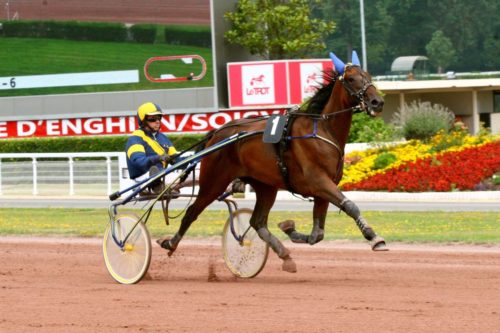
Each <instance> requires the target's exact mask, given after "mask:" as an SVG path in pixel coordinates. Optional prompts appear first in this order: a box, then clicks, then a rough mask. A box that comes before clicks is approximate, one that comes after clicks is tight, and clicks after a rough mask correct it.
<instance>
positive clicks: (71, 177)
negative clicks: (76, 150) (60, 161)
mask: <svg viewBox="0 0 500 333" xmlns="http://www.w3.org/2000/svg"><path fill="white" fill-rule="evenodd" d="M68 164H69V195H75V185H74V175H73V157H68Z"/></svg>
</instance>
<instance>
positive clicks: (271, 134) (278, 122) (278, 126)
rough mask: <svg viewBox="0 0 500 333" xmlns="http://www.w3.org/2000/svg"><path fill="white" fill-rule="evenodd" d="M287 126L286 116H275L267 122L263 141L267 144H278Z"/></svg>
mask: <svg viewBox="0 0 500 333" xmlns="http://www.w3.org/2000/svg"><path fill="white" fill-rule="evenodd" d="M285 124H286V116H283V115H280V114H274V115H272V116H271V117H269V119H268V120H267V123H266V129H265V130H264V136H263V137H262V141H264V142H265V143H278V142H280V140H281V135H282V134H283V129H284V128H285Z"/></svg>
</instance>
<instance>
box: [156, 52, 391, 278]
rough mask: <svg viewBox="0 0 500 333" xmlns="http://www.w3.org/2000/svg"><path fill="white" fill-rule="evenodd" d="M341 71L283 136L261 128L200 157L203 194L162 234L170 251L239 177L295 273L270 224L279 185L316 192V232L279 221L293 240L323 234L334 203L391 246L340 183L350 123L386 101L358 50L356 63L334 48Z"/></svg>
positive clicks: (237, 124)
mask: <svg viewBox="0 0 500 333" xmlns="http://www.w3.org/2000/svg"><path fill="white" fill-rule="evenodd" d="M330 57H331V58H332V60H333V63H334V67H335V69H336V70H334V71H333V72H332V73H331V74H330V75H327V73H325V74H324V75H327V76H328V78H327V79H329V83H325V84H323V85H322V86H321V87H320V88H319V89H318V91H317V92H316V94H315V95H314V96H313V97H312V98H311V99H310V101H309V102H308V103H307V106H306V108H305V110H300V109H299V110H296V111H292V112H290V113H288V117H287V121H288V123H287V125H286V128H285V131H284V134H283V138H282V140H281V143H278V144H273V143H265V142H263V139H262V136H261V135H255V136H251V137H249V138H245V139H243V140H240V141H237V142H236V143H234V144H231V145H228V146H227V147H224V148H222V149H221V150H218V151H216V152H214V153H212V154H210V155H207V156H206V157H204V158H203V159H202V161H201V166H200V176H199V193H198V196H197V198H196V200H195V201H194V203H193V204H192V205H190V206H189V208H188V209H187V211H186V214H185V215H184V217H183V218H182V222H181V225H180V227H179V230H178V231H177V233H176V234H175V235H174V236H173V238H171V239H168V238H165V239H162V240H158V243H159V244H160V245H161V246H162V247H163V248H165V249H167V250H168V251H169V255H171V254H172V253H173V252H174V251H175V250H176V248H177V246H178V244H179V242H180V240H181V239H182V237H183V236H184V234H185V233H186V231H187V230H188V228H189V226H190V225H191V223H193V221H195V220H196V219H197V217H198V215H199V214H200V213H201V212H202V211H203V210H204V209H205V208H206V207H207V206H208V205H209V204H211V203H212V202H213V201H214V200H216V199H217V198H218V197H219V196H220V195H221V194H222V193H224V191H225V189H226V188H227V186H228V185H229V184H230V183H231V181H232V180H233V179H236V178H240V179H241V180H243V181H244V182H245V183H248V184H250V185H251V186H252V187H253V189H254V190H255V193H256V203H255V208H254V211H253V214H252V216H251V219H250V225H251V226H252V227H253V228H254V229H255V230H256V231H257V233H258V235H259V237H260V238H261V239H262V240H264V241H265V242H266V243H267V244H269V246H270V247H271V248H272V249H273V250H274V252H276V254H277V255H278V257H279V258H281V259H282V260H283V266H282V268H283V270H284V271H288V272H296V265H295V262H294V261H293V259H292V258H291V256H290V251H289V250H288V249H287V248H286V247H285V246H284V245H283V244H282V243H281V241H280V240H279V239H278V238H276V237H275V236H274V235H273V234H271V232H270V231H269V230H268V227H267V221H268V215H269V212H270V210H271V208H272V206H273V204H274V202H275V199H276V194H277V191H278V190H279V189H287V190H290V191H292V192H295V193H298V194H300V195H302V196H305V197H313V198H314V208H313V227H312V231H311V234H310V235H304V234H301V233H299V232H297V231H296V230H295V227H294V223H293V221H284V222H282V223H280V224H279V226H280V228H281V229H282V230H283V231H284V232H286V233H287V235H288V236H289V237H290V238H291V240H292V241H293V242H297V243H309V244H311V245H313V244H315V243H317V242H319V241H321V240H322V239H323V237H324V228H325V219H326V215H327V210H328V206H329V204H330V203H332V204H334V205H335V206H337V207H339V208H340V209H341V210H342V211H344V212H345V213H346V214H347V215H349V216H350V217H352V218H353V219H354V221H355V222H356V225H357V226H358V228H359V229H360V230H361V233H362V234H363V236H364V237H365V238H366V239H367V240H368V241H369V242H370V243H371V246H372V249H373V250H374V251H380V250H386V249H387V248H386V245H385V241H384V239H383V238H382V237H380V236H378V235H377V234H376V233H375V232H374V231H373V229H372V228H371V227H370V226H369V225H368V223H367V222H366V220H365V219H364V218H363V217H362V216H361V214H360V210H359V209H358V207H357V206H356V204H355V203H354V202H352V201H351V200H349V199H347V198H346V197H345V196H344V195H343V194H342V192H341V191H340V190H339V188H338V187H337V184H338V183H339V181H340V179H341V178H342V167H343V156H344V147H345V145H346V142H347V137H348V134H349V129H350V127H351V120H352V114H353V112H355V111H365V112H367V113H368V114H369V115H371V116H376V115H377V114H378V113H380V112H381V111H382V108H383V105H384V100H383V98H382V97H381V96H380V94H379V93H378V91H377V89H376V88H375V87H374V86H373V84H372V83H371V78H370V76H369V74H368V73H366V72H364V71H363V70H362V69H361V67H360V64H359V58H358V57H357V55H356V53H355V52H353V60H352V63H347V64H344V63H343V62H342V61H341V60H340V59H338V58H337V57H336V56H335V55H334V54H333V53H330ZM264 120H265V119H264V118H253V119H252V118H245V119H239V120H234V121H232V122H230V123H228V124H226V125H225V126H223V127H221V128H219V129H218V130H215V131H212V132H210V133H209V134H208V135H207V139H208V141H207V144H206V147H209V146H211V145H213V144H215V143H216V142H219V141H221V140H223V139H225V138H227V137H229V136H231V135H234V134H235V133H239V132H242V131H246V132H251V131H260V132H262V131H263V129H264V128H265V126H266V121H264Z"/></svg>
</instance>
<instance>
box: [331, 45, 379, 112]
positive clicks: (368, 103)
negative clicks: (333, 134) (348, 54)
mask: <svg viewBox="0 0 500 333" xmlns="http://www.w3.org/2000/svg"><path fill="white" fill-rule="evenodd" d="M330 58H331V59H332V61H333V64H334V66H335V70H336V72H337V73H338V80H339V81H340V82H341V83H342V85H343V86H344V88H345V90H346V91H347V93H348V94H349V95H350V98H351V100H352V101H353V103H354V104H358V105H359V106H360V108H361V109H362V110H364V111H365V112H366V113H368V114H369V115H370V116H372V117H375V116H377V115H378V114H379V113H380V112H382V109H383V107H384V99H383V98H382V96H381V95H380V93H379V92H378V91H377V88H375V86H374V85H373V84H372V81H371V77H370V74H368V73H367V72H365V71H363V70H362V69H361V65H360V62H359V58H358V55H357V54H356V51H352V63H347V64H344V63H343V62H342V61H341V60H340V59H339V58H337V57H336V56H335V54H333V53H330Z"/></svg>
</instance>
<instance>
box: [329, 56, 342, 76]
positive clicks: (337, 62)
mask: <svg viewBox="0 0 500 333" xmlns="http://www.w3.org/2000/svg"><path fill="white" fill-rule="evenodd" d="M330 59H332V62H333V67H334V69H335V70H336V71H337V73H339V74H342V73H344V67H345V64H344V62H343V61H342V60H340V59H339V58H337V56H336V55H335V54H334V53H333V52H330Z"/></svg>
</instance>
